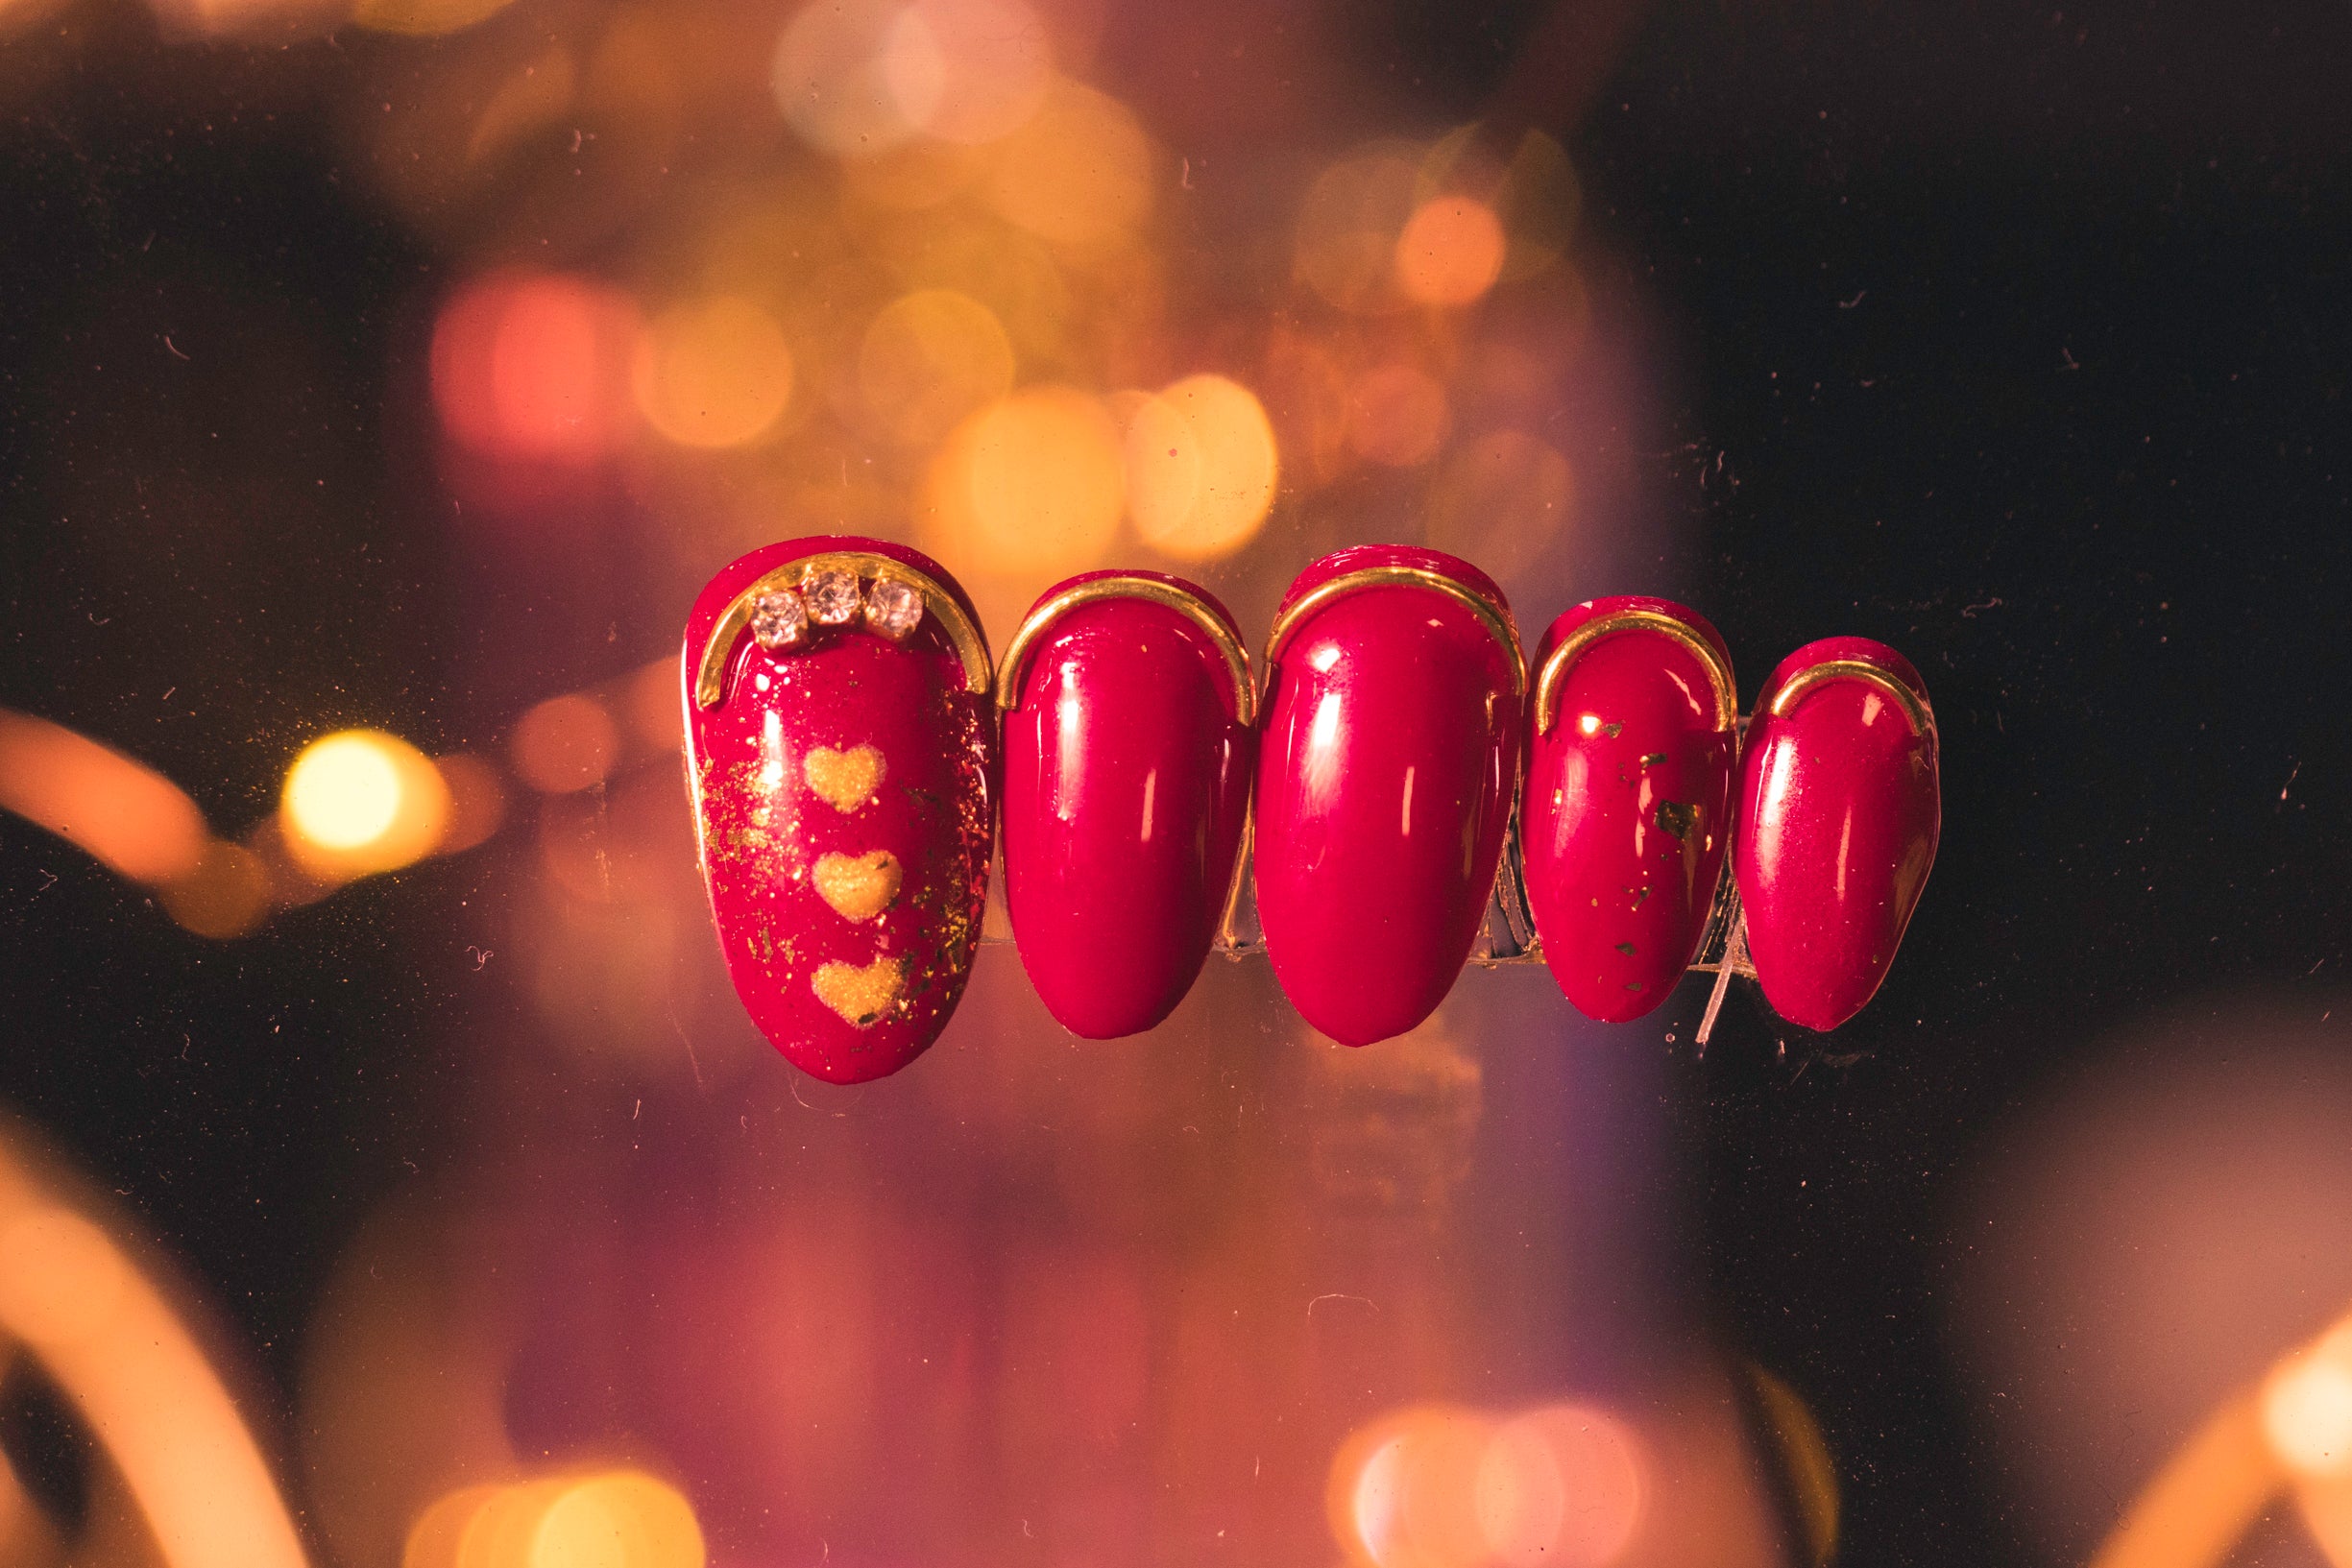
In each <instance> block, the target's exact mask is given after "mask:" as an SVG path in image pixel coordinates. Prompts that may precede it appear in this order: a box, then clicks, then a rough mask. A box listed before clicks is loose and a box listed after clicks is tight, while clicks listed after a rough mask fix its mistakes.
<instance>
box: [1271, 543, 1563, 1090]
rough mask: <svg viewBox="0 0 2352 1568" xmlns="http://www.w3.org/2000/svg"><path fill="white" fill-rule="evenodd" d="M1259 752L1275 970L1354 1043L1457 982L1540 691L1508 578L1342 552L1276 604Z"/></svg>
mask: <svg viewBox="0 0 2352 1568" xmlns="http://www.w3.org/2000/svg"><path fill="white" fill-rule="evenodd" d="M1267 663H1268V673H1267V679H1268V682H1269V688H1268V695H1267V701H1266V707H1265V712H1264V714H1263V729H1262V732H1261V736H1260V741H1259V749H1258V777H1257V793H1256V806H1257V827H1256V835H1257V836H1256V848H1255V867H1256V873H1257V899H1258V916H1259V920H1260V922H1261V924H1262V925H1263V926H1264V928H1265V932H1266V948H1267V953H1268V954H1269V955H1270V956H1271V957H1272V959H1273V968H1274V976H1275V977H1276V978H1277V979H1279V980H1280V981H1281V983H1282V989H1283V991H1284V992H1285V993H1287V994H1288V995H1289V997H1290V999H1291V1001H1292V1003H1293V1005H1295V1006H1297V1009H1298V1011H1299V1013H1300V1014H1301V1015H1302V1016H1303V1017H1304V1018H1305V1019H1306V1021H1307V1022H1308V1023H1309V1024H1311V1025H1314V1026H1315V1027H1316V1028H1318V1029H1320V1030H1321V1031H1322V1032H1323V1033H1324V1034H1327V1035H1329V1036H1330V1037H1331V1038H1332V1039H1334V1040H1338V1041H1342V1042H1344V1043H1345V1044H1347V1045H1351V1046H1361V1045H1369V1044H1370V1043H1371V1042H1372V1041H1374V1040H1383V1039H1386V1038H1388V1037H1389V1036H1391V1035H1395V1034H1402V1033H1403V1032H1404V1031H1405V1030H1407V1029H1410V1028H1412V1027H1413V1026H1414V1025H1417V1024H1418V1023H1420V1022H1421V1021H1422V1020H1423V1019H1425V1018H1427V1017H1428V1016H1429V1015H1430V1013H1431V1012H1433V1011H1435V1010H1436V1008H1437V1005H1438V1003H1439V1002H1440V1001H1443V1000H1444V998H1445V993H1446V992H1447V990H1449V989H1450V988H1451V987H1452V985H1453V983H1454V978H1455V977H1456V976H1457V975H1458V974H1459V973H1460V971H1461V968H1462V964H1463V960H1464V959H1465V958H1467V956H1468V954H1469V949H1470V943H1471V942H1472V941H1473V940H1475V939H1476V937H1477V934H1478V927H1479V922H1480V919H1481V917H1482V916H1483V914H1484V912H1485V910H1486V906H1487V901H1488V899H1489V898H1490V897H1491V894H1492V891H1493V886H1494V870H1495V864H1496V862H1497V860H1498V859H1499V858H1500V856H1501V854H1502V848H1503V836H1504V832H1505V830H1506V828H1507V826H1508V819H1509V816H1510V812H1511V801H1512V792H1513V789H1514V788H1515V785H1516V784H1517V781H1518V763H1519V729H1520V721H1521V720H1520V715H1521V710H1522V708H1523V706H1524V702H1523V698H1524V692H1525V688H1526V677H1525V666H1524V664H1523V663H1522V662H1521V659H1520V655H1519V646H1518V634H1517V632H1516V630H1515V628H1514V626H1513V624H1512V620H1511V610H1510V606H1509V605H1508V604H1506V603H1505V602H1504V599H1503V595H1502V591H1501V590H1499V589H1497V588H1496V587H1495V586H1494V584H1493V583H1492V582H1491V581H1490V580H1489V579H1488V577H1487V576H1486V574H1485V573H1484V572H1481V571H1480V570H1479V569H1478V568H1477V567H1473V566H1471V565H1469V564H1468V563H1467V562H1465V561H1458V560H1456V559H1454V558H1453V557H1452V556H1449V555H1441V554H1439V553H1438V552H1437V551H1435V550H1423V549H1415V548H1412V547H1409V546H1405V545H1387V544H1384V545H1367V546H1363V547H1361V548H1357V549H1351V550H1342V551H1340V552H1339V553H1338V554H1336V555H1328V556H1325V557H1324V558H1323V559H1322V560H1321V561H1318V562H1316V563H1315V564H1314V565H1313V566H1311V567H1308V568H1307V569H1306V570H1305V571H1303V572H1301V573H1299V575H1298V578H1297V581H1296V582H1294V583H1292V584H1291V586H1290V591H1289V592H1288V593H1286V594H1285V595H1284V597H1283V601H1282V607H1281V609H1280V610H1279V611H1278V612H1277V613H1276V615H1275V617H1274V630H1273V637H1272V639H1270V643H1269V647H1268V650H1267Z"/></svg>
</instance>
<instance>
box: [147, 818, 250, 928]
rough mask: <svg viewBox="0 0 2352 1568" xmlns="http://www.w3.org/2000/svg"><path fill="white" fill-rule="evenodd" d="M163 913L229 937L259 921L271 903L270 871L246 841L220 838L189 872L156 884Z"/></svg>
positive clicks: (184, 924)
mask: <svg viewBox="0 0 2352 1568" xmlns="http://www.w3.org/2000/svg"><path fill="white" fill-rule="evenodd" d="M157 897H158V899H159V900H160V901H161V903H162V905H163V910H164V913H166V914H168V915H170V916H171V917H172V919H174V920H176V921H178V922H179V923H180V924H181V925H182V927H184V928H186V929H188V930H191V931H194V932H195V933H196V934H197V935H199V936H209V937H212V938H214V939H216V940H221V941H226V940H227V939H228V938H230V937H232V936H243V935H244V934H245V933H246V932H247V931H250V930H252V929H254V928H255V926H258V925H260V924H261V917H262V916H264V915H266V914H268V913H269V909H270V874H269V868H268V867H267V866H265V865H264V864H263V863H262V861H261V857H260V856H257V855H255V853H254V852H253V851H251V850H249V849H247V848H246V847H245V846H244V845H242V844H231V843H230V842H229V841H228V840H226V839H220V838H216V839H213V840H212V841H211V842H210V843H208V844H206V846H205V848H204V853H203V854H202V855H201V856H199V857H198V858H197V861H196V867H195V869H194V870H192V871H190V872H189V873H188V874H187V875H186V876H184V877H182V878H180V879H179V880H175V881H169V882H166V883H164V884H163V885H162V886H161V887H160V888H158V889H157Z"/></svg>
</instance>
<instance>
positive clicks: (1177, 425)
mask: <svg viewBox="0 0 2352 1568" xmlns="http://www.w3.org/2000/svg"><path fill="white" fill-rule="evenodd" d="M1276 469H1277V465H1276V462H1275V457H1274V432H1273V425H1272V424H1271V423H1269V422H1267V419H1266V410H1265V409H1264V408H1263V407H1262V406H1261V405H1260V404H1259V402H1258V400H1257V398H1256V396H1255V395H1254V394H1252V393H1251V392H1250V391H1249V388H1247V387H1245V386H1242V385H1240V384H1238V383H1236V382H1233V381H1228V380H1226V379H1225V378H1224V376H1222V375H1192V376H1187V377H1185V378H1184V379H1183V380H1181V381H1178V382H1177V383H1176V385H1174V386H1172V387H1170V388H1168V389H1167V390H1166V391H1164V392H1162V393H1161V394H1160V395H1159V396H1158V397H1156V398H1147V399H1146V400H1145V401H1144V402H1143V403H1142V405H1141V406H1139V407H1138V408H1137V409H1136V411H1135V413H1134V416H1133V418H1132V419H1131V420H1130V421H1129V422H1128V434H1127V484H1128V507H1129V509H1130V510H1131V511H1132V513H1133V515H1134V519H1135V530H1136V532H1137V533H1139V534H1141V535H1142V536H1143V540H1144V543H1147V544H1149V545H1151V546H1152V548H1153V549H1156V550H1158V551H1160V552H1161V553H1162V554H1165V555H1172V556H1174V557H1176V559H1177V560H1179V561H1209V560H1214V559H1216V558H1217V557H1219V556H1223V555H1229V554H1231V553H1232V552H1233V551H1234V550H1237V549H1239V548H1240V547H1241V546H1242V545H1243V544H1245V543H1249V539H1250V537H1251V536H1252V535H1254V534H1255V533H1256V532H1257V531H1258V528H1259V526H1260V525H1261V524H1263V523H1264V522H1265V520H1266V514H1267V512H1268V511H1269V510H1270V509H1271V508H1272V507H1273V498H1274V480H1275V476H1276Z"/></svg>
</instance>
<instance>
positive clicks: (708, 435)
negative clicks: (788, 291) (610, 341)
mask: <svg viewBox="0 0 2352 1568" xmlns="http://www.w3.org/2000/svg"><path fill="white" fill-rule="evenodd" d="M629 384H630V388H631V390H632V391H633V392H635V393H636V395H637V407H638V411H639V412H640V413H642V414H643V415H644V416H645V422H646V423H648V424H650V425H652V426H653V427H654V428H655V429H656V430H658V431H660V432H661V433H662V434H663V435H665V436H667V437H668V438H669V439H670V440H671V441H674V442H676V443H677V444H678V445H679V446H742V445H743V444H744V443H745V442H748V441H752V440H755V439H757V438H758V437H759V436H761V435H763V434H764V433H765V432H766V430H767V429H768V427H769V426H771V425H773V424H774V423H775V422H776V421H777V419H778V418H779V417H780V416H781V415H782V414H783V413H784V410H785V405H786V404H788V403H789V402H790V401H791V400H792V350H791V347H790V345H788V344H787V343H786V342H785V340H784V328H782V327H780V326H777V325H776V321H775V318H774V317H772V316H770V315H769V314H768V313H767V312H766V311H764V310H762V309H761V308H760V307H759V306H758V305H756V304H753V303H752V302H750V301H748V300H740V299H736V298H734V297H733V296H730V295H719V296H716V297H715V298H713V299H708V300H696V301H691V302H687V303H684V304H676V305H672V306H670V307H669V308H668V309H667V310H665V311H663V312H662V313H661V314H660V315H658V316H656V317H654V318H653V320H652V321H651V322H650V323H649V324H647V326H646V328H645V331H644V335H643V337H642V338H640V339H639V341H638V346H637V354H636V358H635V361H634V363H633V365H632V367H631V370H630V375H629Z"/></svg>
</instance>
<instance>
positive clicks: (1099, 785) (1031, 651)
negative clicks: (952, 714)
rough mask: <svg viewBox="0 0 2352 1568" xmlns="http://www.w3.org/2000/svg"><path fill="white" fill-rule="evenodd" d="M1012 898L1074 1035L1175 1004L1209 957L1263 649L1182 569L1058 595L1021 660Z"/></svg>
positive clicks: (1243, 782) (1107, 1034)
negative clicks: (1245, 642)
mask: <svg viewBox="0 0 2352 1568" xmlns="http://www.w3.org/2000/svg"><path fill="white" fill-rule="evenodd" d="M997 690H998V701H999V703H1000V705H1001V706H1002V707H1003V708H1004V710H1005V736H1004V760H1005V808H1004V835H1005V898H1006V910H1007V912H1008V913H1009V914H1010V915H1011V917H1012V930H1013V939H1014V941H1015V942H1017V943H1018V944H1019V946H1020V950H1021V962H1022V964H1023V965H1024V966H1025V967H1026V968H1027V969H1028V971H1029V977H1030V980H1031V983H1032V984H1034V985H1035V986H1036V988H1037V994H1038V996H1039V997H1040V998H1041V999H1043V1001H1044V1002H1045V1004H1046V1008H1047V1010H1048V1011H1049V1012H1051V1013H1052V1014H1053V1015H1054V1016H1055V1018H1056V1019H1057V1020H1059V1021H1060V1023H1061V1025H1062V1026H1063V1027H1064V1028H1067V1029H1069V1030H1070V1031H1071V1032H1072V1033H1074V1034H1079V1035H1083V1036H1085V1037H1087V1038H1088V1039H1093V1040H1108V1039H1113V1038H1116V1037H1118V1036H1120V1035H1126V1034H1134V1033H1137V1032H1139V1031H1141V1030H1144V1029H1148V1028H1151V1027H1152V1025H1155V1024H1157V1023H1159V1022H1160V1021H1161V1020H1162V1019H1164V1018H1166V1017H1167V1016H1168V1015H1169V1014H1170V1013H1171V1012H1173V1011H1174V1010H1175V1009H1176V1003H1177V1002H1179V1001H1183V1000H1184V994H1185V992H1187V991H1188V990H1190V989H1191V988H1192V983H1193V980H1194V979H1195V977H1198V976H1199V975H1200V965H1201V962H1202V960H1204V959H1205V958H1206V957H1207V956H1208V950H1209V943H1210V941H1211V939H1212V938H1214V936H1215V935H1216V931H1217V923H1218V921H1219V919H1220V918H1221V917H1222V916H1223V914H1224V904H1225V895H1226V891H1227V889H1228V888H1229V887H1230V886H1231V883H1232V880H1233V862H1234V858H1235V856H1237V855H1238V854H1239V852H1240V847H1241V834H1242V822H1243V818H1244V817H1245V815H1246V814H1247V811H1248V808H1249V775H1250V770H1251V766H1252V764H1253V762H1254V761H1255V752H1256V748H1255V746H1254V744H1253V743H1252V737H1251V733H1250V732H1251V726H1250V712H1251V706H1252V702H1251V699H1252V697H1253V693H1252V691H1251V689H1250V685H1249V655H1248V654H1247V653H1246V652H1245V651H1244V650H1243V647H1242V642H1241V636H1240V633H1239V631H1238V629H1237V628H1236V627H1235V625H1234V623H1233V617H1232V616H1231V615H1228V614H1227V613H1226V611H1225V608H1224V606H1223V605H1221V604H1219V603H1218V602H1217V601H1216V600H1215V599H1213V598H1211V597H1210V596H1209V595H1208V594H1207V593H1206V592H1204V591H1201V590H1200V589H1199V588H1197V587H1195V586H1194V585H1192V584H1190V583H1187V582H1185V581H1183V580H1182V579H1180V578H1176V577H1165V576H1161V575H1159V574H1157V573H1149V572H1090V573H1088V574H1086V575H1085V576H1082V577H1073V578H1071V579H1070V580H1069V581H1068V582H1066V583H1061V584H1058V585H1056V586H1055V588H1053V589H1051V590H1049V591H1047V592H1046V594H1045V596H1044V597H1043V598H1041V599H1039V600H1038V601H1037V604H1036V606H1035V607H1034V608H1033V609H1031V611H1030V614H1029V618H1028V619H1027V620H1025V621H1024V622H1023V623H1022V625H1021V629H1020V631H1019V632H1018V633H1017V634H1015V636H1014V638H1013V639H1012V641H1011V642H1010V643H1009V644H1008V645H1007V646H1006V652H1005V667H1004V669H1003V670H1002V671H1001V672H1000V673H999V676H998V685H997Z"/></svg>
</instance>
